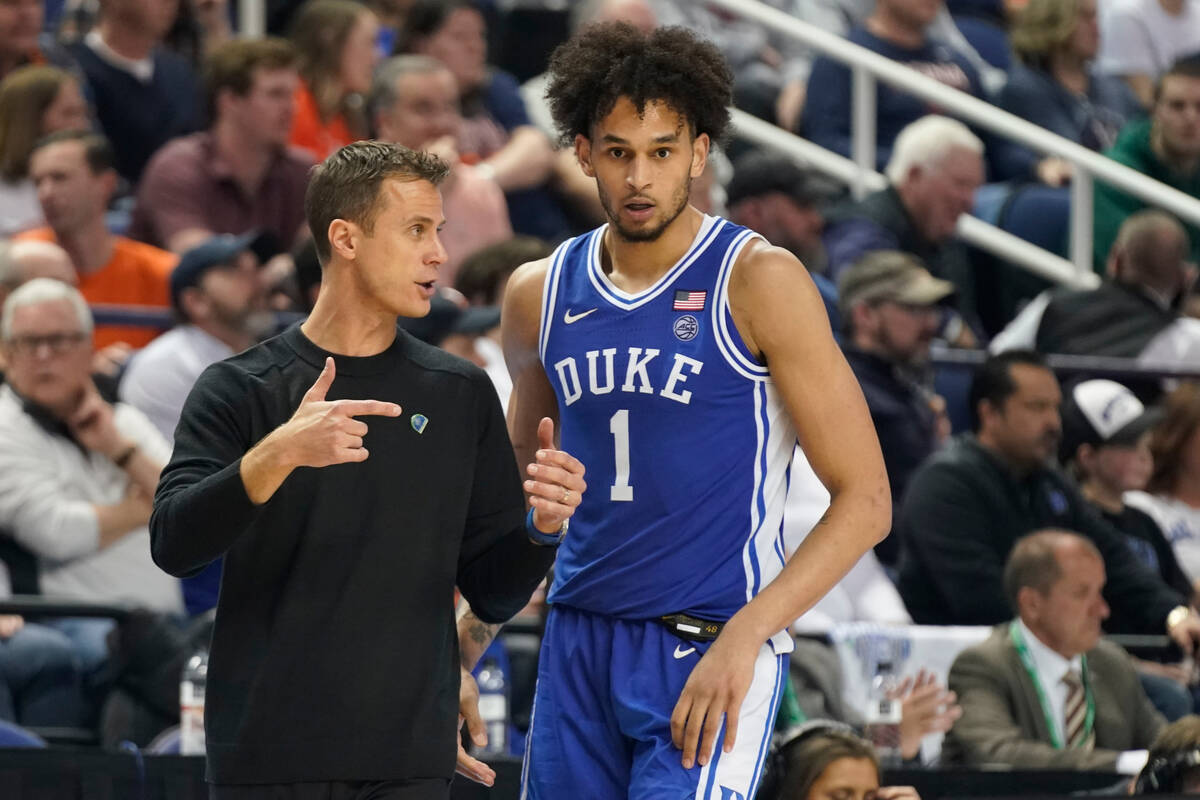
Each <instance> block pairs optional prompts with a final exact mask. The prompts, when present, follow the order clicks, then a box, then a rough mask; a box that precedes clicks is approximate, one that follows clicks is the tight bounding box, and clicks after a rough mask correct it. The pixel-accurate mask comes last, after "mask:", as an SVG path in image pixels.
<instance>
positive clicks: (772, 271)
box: [730, 237, 808, 291]
mask: <svg viewBox="0 0 1200 800" xmlns="http://www.w3.org/2000/svg"><path fill="white" fill-rule="evenodd" d="M807 275H808V272H807V270H806V269H805V268H804V265H803V264H801V263H800V259H798V258H796V257H795V256H794V255H792V254H791V253H790V252H788V251H787V250H785V249H784V248H782V247H775V246H774V245H772V244H770V243H768V242H767V241H765V240H764V239H760V238H758V237H755V238H753V239H751V240H750V241H749V242H747V243H746V246H745V247H744V248H742V252H741V253H739V254H738V258H737V261H736V262H735V263H734V265H733V274H732V276H731V278H730V288H731V289H732V288H734V287H741V288H743V289H746V288H749V289H760V288H761V289H763V290H766V291H773V290H775V289H777V288H778V286H779V284H778V281H780V280H783V281H789V280H796V279H797V278H799V277H800V276H805V277H807Z"/></svg>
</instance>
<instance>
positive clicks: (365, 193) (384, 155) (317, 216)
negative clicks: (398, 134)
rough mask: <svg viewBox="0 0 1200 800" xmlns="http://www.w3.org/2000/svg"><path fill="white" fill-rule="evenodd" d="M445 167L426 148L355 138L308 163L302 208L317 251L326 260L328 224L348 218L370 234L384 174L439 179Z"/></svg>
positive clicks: (413, 179) (327, 254)
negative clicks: (310, 165)
mask: <svg viewBox="0 0 1200 800" xmlns="http://www.w3.org/2000/svg"><path fill="white" fill-rule="evenodd" d="M449 170H450V168H449V167H448V166H447V165H446V162H444V161H442V160H441V159H440V158H438V157H437V156H435V155H433V154H431V153H425V152H417V151H415V150H409V149H408V148H407V147H404V146H403V145H399V144H395V143H394V142H377V141H366V142H355V143H354V144H348V145H346V146H345V147H343V148H341V149H339V150H337V151H335V152H334V153H333V154H331V155H330V156H329V157H328V158H326V159H325V161H323V162H322V163H320V164H318V165H317V166H315V167H313V170H312V175H311V176H310V178H309V181H308V189H307V190H306V191H305V193H304V214H305V217H307V219H308V227H309V230H311V231H312V236H313V243H314V244H315V245H316V247H317V257H318V258H319V259H320V261H321V264H322V265H324V264H325V263H326V262H327V261H328V260H329V253H330V247H329V224H330V223H331V222H333V221H334V220H335V219H344V220H346V221H347V222H353V223H354V224H355V225H357V226H358V227H360V228H362V230H363V231H364V232H365V233H367V234H370V233H372V232H373V230H374V228H375V219H376V217H377V216H378V214H379V192H380V188H381V187H382V186H383V182H384V181H385V180H388V179H389V178H393V179H396V180H401V181H429V182H430V183H432V184H433V185H434V186H437V185H438V184H440V183H441V182H442V181H443V180H444V179H445V177H446V174H447V173H448V172H449Z"/></svg>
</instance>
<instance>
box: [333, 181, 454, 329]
mask: <svg viewBox="0 0 1200 800" xmlns="http://www.w3.org/2000/svg"><path fill="white" fill-rule="evenodd" d="M376 203H377V207H376V209H375V218H374V222H373V224H372V225H370V226H367V227H363V226H358V225H352V224H350V223H346V226H347V227H346V230H345V232H344V233H343V234H342V235H343V236H345V237H347V238H346V239H344V240H343V241H342V242H341V243H340V244H342V245H343V248H342V249H339V253H341V254H342V255H343V256H347V255H349V256H350V260H352V261H353V262H354V265H353V270H352V275H353V276H354V280H356V281H358V282H359V296H360V297H361V298H363V300H362V302H364V303H366V304H368V305H374V306H376V308H374V309H371V310H373V311H378V312H382V313H385V314H392V315H396V316H401V317H423V316H425V315H426V314H428V313H429V301H430V298H432V297H433V293H434V291H435V288H434V284H435V283H436V282H437V278H438V268H439V267H440V266H441V265H442V264H444V263H446V249H445V248H444V247H442V242H441V239H440V238H439V236H438V230H439V228H441V226H442V224H443V223H444V222H445V220H444V219H443V218H442V195H441V193H440V192H439V191H438V190H437V187H435V186H434V185H433V184H432V183H430V182H429V181H425V180H415V181H414V180H409V181H405V180H399V179H396V178H388V179H386V180H384V182H383V184H382V185H381V186H380V187H379V197H378V198H377V199H376ZM331 244H333V243H332V242H331ZM345 245H349V247H348V248H346V247H345Z"/></svg>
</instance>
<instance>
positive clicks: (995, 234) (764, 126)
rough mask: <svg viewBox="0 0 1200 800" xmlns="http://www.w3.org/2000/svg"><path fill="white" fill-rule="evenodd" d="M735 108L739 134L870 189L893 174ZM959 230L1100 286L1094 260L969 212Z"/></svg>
mask: <svg viewBox="0 0 1200 800" xmlns="http://www.w3.org/2000/svg"><path fill="white" fill-rule="evenodd" d="M732 113H733V126H734V128H735V129H736V130H737V132H738V135H739V136H741V137H743V138H745V139H747V140H749V141H752V142H754V143H755V144H759V145H763V146H765V147H769V148H771V149H773V150H778V151H780V152H782V153H785V154H787V155H790V156H793V157H795V158H797V159H799V160H801V161H804V162H805V163H807V164H811V165H812V166H813V167H815V168H817V169H819V170H821V171H822V172H824V173H826V174H828V175H831V176H833V177H835V178H837V179H839V180H841V181H843V182H844V183H847V184H852V183H854V181H855V180H856V179H857V180H859V181H860V182H861V183H860V185H861V186H862V187H863V189H865V190H870V191H873V190H876V189H882V188H883V187H885V186H887V178H885V177H883V176H882V175H880V174H879V173H878V172H876V171H875V170H874V169H873V168H872V169H869V170H863V169H860V168H859V167H858V165H857V164H855V163H854V162H853V161H851V160H850V159H848V158H846V157H845V156H841V155H838V154H837V153H834V152H831V151H829V150H826V149H825V148H824V147H821V146H820V145H816V144H813V143H812V142H810V141H808V140H807V139H802V138H800V137H799V136H796V135H795V134H791V133H788V132H787V131H785V130H783V129H782V128H779V127H777V126H775V125H772V124H771V123H769V122H765V121H763V120H761V119H759V118H758V117H755V116H753V115H751V114H747V113H746V112H744V111H739V110H737V109H733V110H732ZM958 235H959V236H960V237H961V238H962V239H963V241H966V242H969V243H970V244H973V245H975V246H977V247H980V248H983V249H984V250H987V251H988V252H991V253H995V254H996V255H998V256H1000V257H1002V258H1006V259H1008V260H1009V261H1012V262H1014V263H1016V264H1021V265H1022V266H1024V267H1025V268H1026V269H1028V270H1029V271H1030V272H1032V273H1034V274H1035V275H1038V276H1039V277H1042V278H1045V279H1046V280H1049V281H1053V282H1055V283H1060V284H1063V285H1066V286H1072V287H1075V288H1078V289H1092V288H1095V287H1096V286H1099V285H1100V279H1099V278H1098V277H1097V276H1096V273H1095V272H1093V271H1092V269H1091V265H1090V264H1089V265H1088V269H1087V271H1086V272H1080V271H1079V270H1077V269H1076V268H1075V265H1074V264H1072V263H1071V262H1070V261H1067V260H1066V259H1065V258H1063V257H1062V256H1059V255H1056V254H1054V253H1051V252H1049V251H1046V250H1043V249H1042V248H1040V247H1038V246H1037V245H1033V244H1030V243H1029V242H1027V241H1025V240H1024V239H1021V238H1018V237H1016V236H1013V235H1012V234H1011V233H1008V232H1007V231H1002V230H1000V229H999V228H997V227H996V226H995V225H989V224H988V223H986V222H984V221H983V220H980V219H976V218H975V217H972V216H968V215H966V214H964V215H963V216H961V217H959V219H958Z"/></svg>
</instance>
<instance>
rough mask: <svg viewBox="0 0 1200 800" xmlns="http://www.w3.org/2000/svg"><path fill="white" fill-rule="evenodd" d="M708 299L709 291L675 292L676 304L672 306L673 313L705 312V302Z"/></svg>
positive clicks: (677, 290)
mask: <svg viewBox="0 0 1200 800" xmlns="http://www.w3.org/2000/svg"><path fill="white" fill-rule="evenodd" d="M707 297H708V292H707V291H701V292H697V291H691V290H688V289H676V290H675V304H674V305H672V306H671V310H672V311H703V310H704V300H705V298H707Z"/></svg>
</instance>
